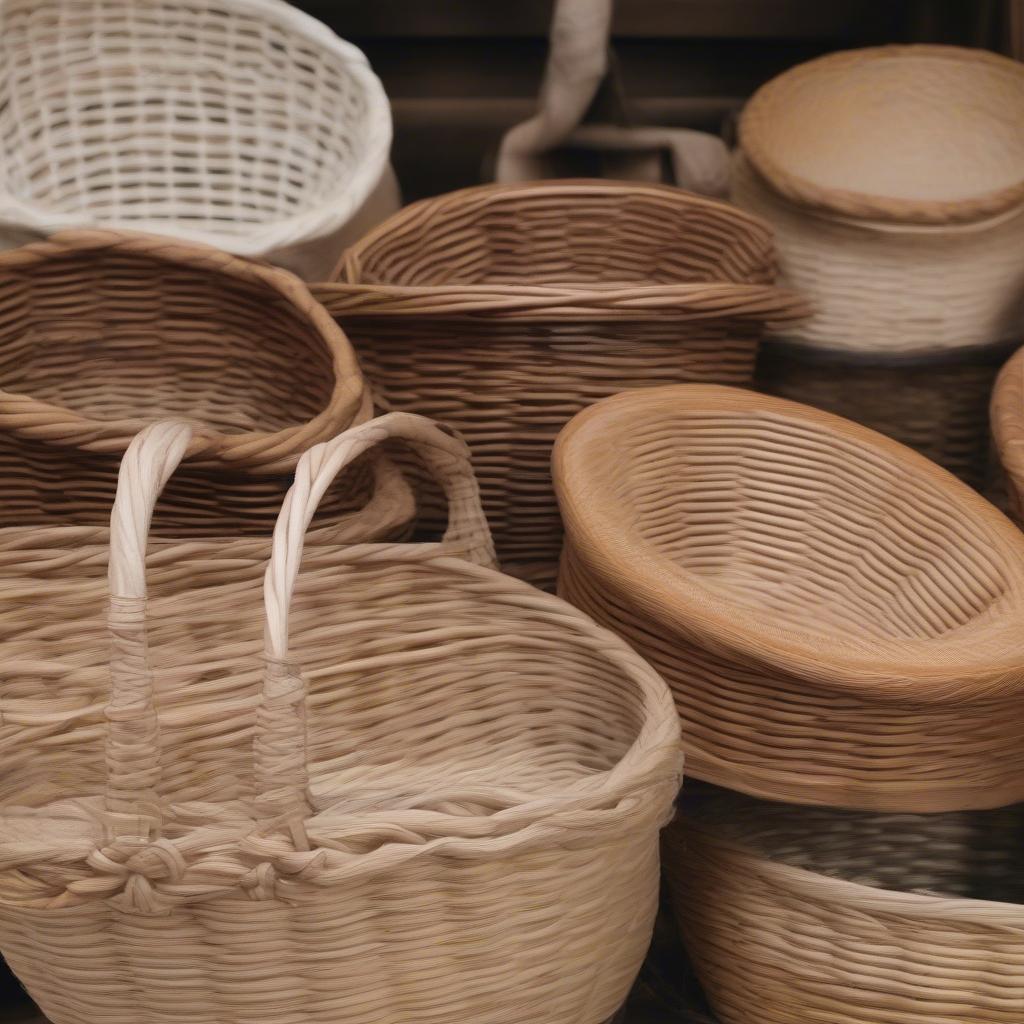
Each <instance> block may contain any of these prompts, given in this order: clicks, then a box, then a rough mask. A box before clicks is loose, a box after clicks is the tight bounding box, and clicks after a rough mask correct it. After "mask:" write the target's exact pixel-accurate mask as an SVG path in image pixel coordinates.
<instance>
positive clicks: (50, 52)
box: [0, 0, 376, 235]
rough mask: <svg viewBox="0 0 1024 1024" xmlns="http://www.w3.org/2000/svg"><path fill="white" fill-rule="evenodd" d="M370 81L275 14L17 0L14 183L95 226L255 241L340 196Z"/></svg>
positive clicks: (5, 107) (22, 196)
mask: <svg viewBox="0 0 1024 1024" xmlns="http://www.w3.org/2000/svg"><path fill="white" fill-rule="evenodd" d="M372 113H373V112H372V111H371V110H370V104H369V102H368V97H367V95H366V91H365V87H364V85H363V84H362V82H361V81H360V80H359V79H358V78H357V77H355V76H354V75H353V72H352V70H351V68H350V67H349V66H347V65H346V64H345V62H344V61H342V60H341V59H340V58H339V57H338V55H337V54H335V53H333V52H331V51H330V50H329V49H327V48H325V47H324V46H322V45H319V44H318V43H317V42H315V41H313V40H312V39H311V38H310V37H308V36H307V35H305V34H302V33H300V32H299V31H297V30H296V29H295V28H293V27H291V26H290V25H289V24H288V22H287V21H286V20H285V19H284V18H282V17H281V15H280V14H276V13H275V12H274V11H273V10H272V9H271V10H266V9H263V8H261V9H260V10H258V11H256V10H253V9H251V8H247V7H246V5H244V4H239V3H237V2H232V0H224V2H218V0H132V2H131V3H125V2H124V0H91V2H89V3H75V2H71V0H8V2H5V3H4V5H3V9H2V13H0V140H2V142H3V147H4V153H5V163H4V167H5V180H4V182H3V187H4V188H5V189H6V190H7V191H8V192H10V193H11V194H12V195H13V196H14V197H15V198H17V199H19V200H21V201H22V202H25V203H28V204H31V205H34V206H36V207H37V208H41V209H43V210H45V211H48V212H50V213H55V214H66V215H88V217H89V220H90V222H93V223H95V222H103V223H107V224H120V225H123V226H130V225H131V224H132V223H137V222H146V223H149V224H154V223H156V222H160V221H168V222H171V221H177V222H187V223H190V224H192V225H194V226H196V227H197V228H201V229H209V230H211V231H216V232H218V233H220V234H228V235H231V234H245V232H246V231H247V230H248V229H249V228H250V226H251V225H254V224H265V223H271V222H274V221H278V220H281V219H284V218H287V217H289V216H292V215H295V214H297V213H301V212H304V211H305V210H306V209H308V208H310V207H313V206H315V205H317V204H318V203H320V202H322V201H324V200H326V199H328V198H331V197H332V196H335V195H337V194H338V193H339V192H340V191H342V190H343V189H344V187H345V184H346V182H347V181H348V180H349V179H350V178H351V177H352V176H353V174H354V172H355V171H356V170H357V169H358V168H359V166H360V163H361V160H362V159H363V155H364V153H365V150H366V147H367V144H368V140H369V139H370V138H371V137H372V136H373V135H375V134H376V132H375V130H374V129H373V125H372V119H371V115H372Z"/></svg>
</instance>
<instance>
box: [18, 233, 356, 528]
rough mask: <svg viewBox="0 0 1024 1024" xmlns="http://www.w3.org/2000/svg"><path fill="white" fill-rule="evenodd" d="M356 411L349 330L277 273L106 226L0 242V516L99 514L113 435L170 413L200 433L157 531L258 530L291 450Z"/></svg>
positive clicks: (108, 496) (108, 495) (88, 518)
mask: <svg viewBox="0 0 1024 1024" xmlns="http://www.w3.org/2000/svg"><path fill="white" fill-rule="evenodd" d="M369 414H370V409H369V395H368V392H367V390H366V388H365V385H364V382H363V378H362V375H361V374H360V371H359V367H358V365H357V363H356V358H355V355H354V353H353V351H352V349H351V347H350V345H349V343H348V339H347V338H346V337H345V335H344V334H343V333H342V332H341V331H340V330H339V328H338V326H337V324H335V322H334V321H333V320H332V319H331V317H330V316H329V315H328V314H327V313H326V311H325V310H324V309H323V308H322V307H321V306H319V305H318V304H317V303H316V302H315V301H314V299H313V298H312V296H311V295H310V293H309V291H308V290H307V289H306V287H305V285H303V284H302V282H300V281H299V280H298V279H297V278H296V277H294V276H292V275H291V274H289V273H287V272H286V271H283V270H278V269H276V268H272V267H268V266H263V265H259V264H256V263H253V262H251V261H248V260H244V259H239V258H238V257H234V256H229V255H228V254H227V253H224V252H221V251H220V250H217V249H213V248H209V247H207V246H199V245H191V244H187V243H181V242H176V241H173V240H171V239H167V238H159V237H156V236H150V235H137V234H134V233H121V232H105V231H80V232H66V233H63V234H60V235H57V236H54V237H53V238H52V239H50V240H48V241H44V242H37V243H34V244H32V245H29V246H25V247H23V248H21V249H15V250H10V251H8V252H4V253H0V481H2V482H3V489H4V502H3V510H2V514H0V525H18V526H24V525H29V524H39V525H45V524H52V523H56V522H72V523H76V524H104V523H106V522H107V521H108V520H109V511H110V504H111V502H112V500H113V495H114V485H115V482H116V474H117V465H118V461H119V459H120V456H121V454H122V453H123V452H124V450H125V448H126V447H127V445H128V443H129V441H130V440H131V438H132V437H133V436H134V435H135V434H136V433H137V432H138V431H139V430H140V429H141V428H142V426H144V425H145V424H146V423H148V422H151V421H152V420H154V419H159V418H161V417H164V416H168V415H175V416H183V417H186V418H188V419H191V420H193V421H195V422H197V423H199V424H201V425H202V433H201V435H197V438H196V440H195V441H193V443H192V446H191V448H190V457H191V461H190V462H189V464H188V465H187V467H186V468H184V469H183V470H182V472H181V473H180V474H179V475H178V476H177V477H176V478H175V480H174V481H173V482H172V484H171V485H170V486H169V487H168V489H167V490H166V492H165V493H164V497H163V501H162V505H161V510H160V512H159V514H158V516H157V520H158V523H159V524H160V529H161V530H162V529H164V528H165V527H166V528H171V527H173V528H175V529H176V530H177V531H178V535H179V536H191V535H196V534H199V533H204V532H212V533H214V534H216V535H220V536H225V535H231V534H232V533H235V532H238V531H242V532H250V533H257V534H261V535H263V536H266V535H267V534H268V533H269V531H270V529H271V528H272V525H273V521H274V518H275V517H276V515H277V511H278V509H279V507H280V504H281V501H282V499H283V497H284V494H285V492H286V491H287V486H288V476H289V475H290V473H291V471H292V470H293V469H294V467H295V463H296V461H297V460H298V458H299V455H300V454H301V453H302V452H303V451H305V450H306V449H307V448H309V447H310V446H311V445H313V444H315V443H316V442H318V441H321V440H324V439H326V438H329V437H332V436H333V435H334V434H336V433H338V432H339V431H341V430H344V429H346V428H347V427H349V426H351V425H353V424H355V423H360V422H362V421H363V420H365V419H366V418H367V417H368V416H369ZM366 490H367V483H366V478H365V474H359V475H357V477H356V478H355V479H354V480H353V481H352V489H351V490H350V491H349V492H348V493H347V494H344V495H343V494H342V493H341V492H340V491H339V496H338V498H337V500H336V503H335V506H334V511H341V510H344V509H351V508H352V507H357V506H358V505H359V504H361V503H362V501H364V500H365V498H366Z"/></svg>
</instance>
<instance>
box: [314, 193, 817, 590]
mask: <svg viewBox="0 0 1024 1024" xmlns="http://www.w3.org/2000/svg"><path fill="white" fill-rule="evenodd" d="M773 275H774V256H773V250H772V242H771V235H770V234H769V232H768V231H767V229H766V228H765V227H764V226H763V225H761V224H760V223H758V222H757V221H755V220H753V219H751V218H749V217H747V216H746V215H744V214H742V213H740V212H738V211H736V210H735V209H733V208H731V207H729V206H727V205H725V204H723V203H719V202H715V201H714V200H708V199H702V198H699V197H697V196H693V195H690V194H688V193H685V192H682V191H680V190H678V189H673V188H670V187H665V186H657V185H639V184H635V183H634V184H625V183H616V182H585V181H568V182H556V183H546V184H539V185H538V184H526V185H497V186H485V187H481V188H474V189H466V190H464V191H461V192H454V193H451V194H449V195H445V196H441V197H439V198H437V199H430V200H426V201H424V202H421V203H417V204H414V205H413V206H411V207H408V208H407V209H405V210H403V211H402V212H401V213H399V214H398V215H397V216H395V217H393V218H391V219H390V220H389V221H387V222H386V223H385V224H383V225H382V226H381V227H380V228H379V229H378V230H377V231H376V232H373V233H371V234H370V235H369V236H367V238H365V239H364V240H363V241H361V242H360V243H359V244H358V245H356V246H354V247H353V248H352V249H350V250H349V251H348V253H347V255H346V259H345V260H344V262H343V264H342V266H341V267H340V270H339V277H340V282H341V283H339V284H336V285H333V286H332V285H328V286H323V287H320V288H318V289H316V290H315V294H317V296H318V297H319V298H320V299H321V300H322V301H323V302H324V303H325V304H326V305H327V307H328V308H329V309H330V310H331V312H333V313H334V314H335V315H336V316H337V317H338V318H339V319H340V320H341V322H342V324H343V325H344V327H345V328H346V330H347V331H349V333H350V334H351V336H352V338H353V341H354V343H355V345H356V348H357V351H358V352H359V355H360V359H361V361H362V364H363V368H364V371H365V372H366V374H367V376H368V378H369V380H370V383H371V385H372V387H373V388H374V391H375V395H376V398H377V401H378V403H379V404H380V406H381V407H382V408H383V409H385V410H388V411H391V410H398V409H400V410H409V411H414V412H419V413H424V414H426V415H430V416H432V417H434V418H436V419H439V420H443V421H445V422H448V423H451V424H453V425H455V426H457V427H458V429H459V430H460V431H461V433H462V434H463V435H464V436H465V438H466V440H467V441H468V442H469V445H470V448H471V449H472V451H473V460H474V465H475V467H476V471H477V474H478V476H479V478H480V486H481V489H482V492H483V497H484V508H485V510H486V512H487V515H488V519H489V520H490V524H491V529H492V531H493V533H494V537H495V544H496V546H497V550H498V556H499V558H500V559H501V562H502V565H503V566H504V567H505V569H506V571H508V572H511V573H513V574H515V575H518V576H521V577H523V578H525V579H529V580H532V581H534V582H537V583H538V584H541V585H545V586H550V585H552V584H553V582H554V577H555V574H556V566H557V559H558V551H559V548H560V544H561V540H560V537H561V527H560V523H559V519H558V509H557V507H556V504H555V499H554V495H553V493H552V490H551V479H550V469H549V462H550V457H551V444H552V443H553V441H554V439H555V437H556V435H557V433H558V431H559V429H560V428H561V427H562V425H563V424H564V423H565V422H566V421H567V420H568V419H569V418H570V417H571V416H572V415H573V414H574V413H576V412H577V411H578V410H580V409H582V408H583V407H584V406H586V405H588V404H590V403H591V402H593V401H596V400H597V399H600V398H603V397H604V396H606V395H609V394H614V393H615V392H617V391H621V390H622V389H623V388H641V387H649V386H652V385H657V384H666V383H672V382H676V381H681V380H696V381H724V382H733V383H743V382H746V381H748V380H749V379H750V378H751V375H752V373H753V367H754V359H755V356H756V352H757V344H758V340H759V338H760V336H761V333H762V330H763V327H764V324H765V321H766V320H775V321H788V320H790V319H793V318H794V317H797V316H800V315H803V314H804V312H805V310H804V307H803V305H802V304H801V303H800V302H799V301H798V300H796V299H795V298H794V297H793V296H792V295H790V294H788V293H785V292H781V291H779V290H777V289H775V288H773V287H772V286H771V283H770V282H771V280H772V277H773Z"/></svg>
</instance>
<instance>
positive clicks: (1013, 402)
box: [990, 349, 1024, 523]
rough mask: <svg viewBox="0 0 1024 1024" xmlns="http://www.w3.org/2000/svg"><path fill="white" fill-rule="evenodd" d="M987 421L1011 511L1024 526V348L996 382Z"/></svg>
mask: <svg viewBox="0 0 1024 1024" xmlns="http://www.w3.org/2000/svg"><path fill="white" fill-rule="evenodd" d="M990 420H991V424H992V437H993V440H994V441H995V447H996V453H997V455H998V457H999V463H1000V465H1001V467H1002V470H1003V474H1004V477H1005V481H1006V495H1007V498H1008V499H1009V505H1010V510H1011V512H1012V513H1013V515H1014V517H1015V518H1016V520H1017V522H1018V523H1024V349H1020V350H1019V351H1018V352H1017V353H1016V355H1014V356H1013V358H1012V359H1010V360H1009V362H1007V364H1006V365H1005V366H1004V367H1003V369H1002V370H1001V371H1000V374H999V377H998V378H997V379H996V386H995V387H994V388H993V389H992V404H991V408H990Z"/></svg>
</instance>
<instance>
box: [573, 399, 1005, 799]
mask: <svg viewBox="0 0 1024 1024" xmlns="http://www.w3.org/2000/svg"><path fill="white" fill-rule="evenodd" d="M554 472H555V483H556V487H557V489H558V495H559V500H560V503H561V508H562V513H563V516H564V519H565V529H566V549H565V554H564V556H563V563H562V575H561V579H560V592H561V593H563V594H564V596H566V597H567V598H568V599H569V600H571V601H572V602H573V603H574V604H576V605H578V606H579V607H580V608H582V609H583V610H584V611H587V612H589V613H590V614H591V615H593V616H594V618H595V619H596V620H597V621H598V622H601V623H603V624H605V625H608V626H609V627H611V628H612V629H613V630H614V631H616V632H617V633H619V634H620V635H621V636H622V637H623V638H624V639H626V640H627V641H628V642H629V643H630V644H631V645H633V646H634V647H635V648H636V649H637V651H639V653H640V654H642V655H643V656H644V657H645V658H647V660H649V661H650V662H651V664H652V665H654V667H655V668H656V669H658V670H659V671H660V672H661V674H662V675H663V676H664V678H665V679H666V680H667V681H668V682H669V684H670V686H672V688H673V689H674V691H675V695H676V703H677V706H678V708H679V712H680V715H681V716H682V719H683V736H684V740H685V742H686V744H687V752H688V755H689V760H688V773H689V774H690V775H692V776H694V777H696V778H699V779H705V780H707V781H710V782H714V783H717V784H719V785H723V786H727V787H729V788H731V789H736V790H740V791H742V792H746V793H752V794H754V795H758V796H763V797H767V798H771V799H779V800H792V801H795V802H798V803H816V804H826V805H829V806H836V807H859V808H862V809H870V810H891V811H921V812H925V811H939V810H960V809H967V808H980V807H993V806H1000V805H1003V804H1006V803H1009V802H1011V801H1014V800H1021V799H1024V743H1022V741H1021V737H1022V735H1024V700H1022V690H1024V647H1022V645H1021V642H1020V641H1021V619H1022V616H1024V536H1022V535H1021V534H1020V532H1019V531H1018V530H1017V529H1016V528H1015V527H1014V526H1013V525H1012V524H1011V523H1010V522H1009V521H1008V520H1007V519H1006V518H1005V517H1004V516H1003V515H1002V514H1001V513H999V512H998V511H997V510H996V509H994V508H993V507H992V506H990V505H989V504H988V503H987V502H985V501H984V500H983V499H982V498H980V497H979V496H978V495H977V494H976V493H975V492H973V491H972V490H971V489H970V488H968V487H967V486H965V485H964V484H962V483H960V481H958V480H956V479H955V478H953V477H952V476H950V475H949V474H948V473H946V472H944V471H943V470H941V469H939V468H938V467H937V466H935V465H934V464H932V463H930V462H929V461H928V460H927V459H924V458H922V457H921V456H919V455H917V454H916V453H914V452H912V451H910V450H909V449H907V448H904V447H903V446H902V445H899V444H897V443H895V442H894V441H890V440H888V439H887V438H884V437H882V436H881V435H880V434H876V433H874V432H873V431H870V430H867V429H865V428H863V427H860V426H858V425H856V424H854V423H850V422H849V421H847V420H842V419H839V418H838V417H835V416H831V415H828V414H826V413H823V412H819V411H817V410H814V409H811V408H808V407H806V406H800V405H797V404H795V403H792V402H786V401H783V400H781V399H777V398H768V397H765V396H762V395H757V394H755V393H753V392H748V391H742V390H739V389H733V388H722V387H715V386H711V385H682V386H677V387H669V388H659V389H656V390H648V391H644V392H633V393H627V394H623V395H618V396H616V397H615V398H611V399H608V400H606V401H605V402H602V403H600V404H599V405H596V406H594V407H592V408H590V409H588V410H586V411H585V412H583V413H581V414H580V415H579V416H577V417H576V419H575V420H573V422H572V423H571V424H570V425H569V426H568V427H567V428H566V430H565V431H564V432H563V434H562V436H561V437H560V438H559V441H558V444H557V446H556V448H555V457H554Z"/></svg>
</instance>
